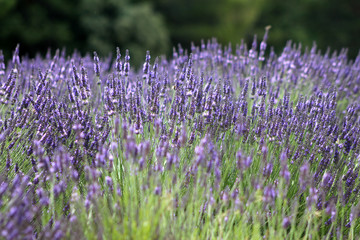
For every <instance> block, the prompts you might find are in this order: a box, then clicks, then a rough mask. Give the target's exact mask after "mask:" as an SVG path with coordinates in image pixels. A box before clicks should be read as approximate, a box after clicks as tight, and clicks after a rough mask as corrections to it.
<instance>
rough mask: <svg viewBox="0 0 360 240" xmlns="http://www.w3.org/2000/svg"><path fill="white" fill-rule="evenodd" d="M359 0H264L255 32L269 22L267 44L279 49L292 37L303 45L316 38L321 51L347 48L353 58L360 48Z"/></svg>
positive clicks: (261, 29)
mask: <svg viewBox="0 0 360 240" xmlns="http://www.w3.org/2000/svg"><path fill="white" fill-rule="evenodd" d="M359 16H360V1H358V0H343V1H336V0H304V1H300V0H288V1H282V0H271V1H266V2H264V6H263V9H262V12H261V15H260V16H259V18H258V19H257V21H256V30H255V32H257V33H259V32H263V26H264V25H272V29H271V30H270V38H269V44H270V45H273V46H275V48H276V49H277V50H278V51H280V50H281V49H282V48H283V47H284V45H285V42H286V41H287V40H289V39H292V40H293V41H294V42H296V43H298V42H301V43H302V45H303V46H304V45H305V46H311V45H312V43H313V42H314V41H316V43H317V45H318V47H319V48H320V49H322V50H323V51H325V50H326V48H327V47H328V46H330V47H331V48H332V49H333V50H335V49H336V50H340V49H341V48H343V47H347V48H349V54H348V55H349V56H350V57H351V58H354V57H355V56H356V55H357V54H358V51H359V47H360V45H359V40H358V39H359V38H360V18H359Z"/></svg>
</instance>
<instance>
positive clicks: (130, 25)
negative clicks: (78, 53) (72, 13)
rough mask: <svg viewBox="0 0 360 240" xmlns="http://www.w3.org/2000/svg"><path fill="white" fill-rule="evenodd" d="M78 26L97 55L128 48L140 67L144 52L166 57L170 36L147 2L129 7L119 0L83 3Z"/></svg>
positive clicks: (88, 0) (158, 16) (87, 1)
mask: <svg viewBox="0 0 360 240" xmlns="http://www.w3.org/2000/svg"><path fill="white" fill-rule="evenodd" d="M80 9H81V14H80V23H81V25H82V26H83V28H84V29H85V30H86V32H87V36H86V43H87V46H88V47H89V48H90V49H96V50H97V51H98V52H99V53H100V54H108V53H109V52H114V51H115V47H116V46H120V47H121V48H122V50H125V48H126V49H129V50H130V55H131V59H132V61H133V62H134V63H135V64H136V65H139V64H140V63H141V62H143V61H144V59H145V52H146V50H150V51H151V54H152V55H153V56H157V55H160V54H165V53H166V51H167V50H168V47H169V36H168V32H167V31H166V28H165V26H164V24H163V21H162V18H161V16H160V15H157V14H154V12H153V10H152V9H151V6H150V5H149V4H146V3H142V4H133V5H129V4H128V3H127V1H124V0H123V1H122V0H82V1H81V6H80Z"/></svg>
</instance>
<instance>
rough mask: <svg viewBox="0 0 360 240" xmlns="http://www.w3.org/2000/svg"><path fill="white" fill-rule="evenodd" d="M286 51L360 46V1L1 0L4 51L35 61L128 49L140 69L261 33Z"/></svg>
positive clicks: (0, 36)
mask: <svg viewBox="0 0 360 240" xmlns="http://www.w3.org/2000/svg"><path fill="white" fill-rule="evenodd" d="M267 25H271V26H272V28H271V30H270V37H269V41H268V43H269V44H270V45H273V46H274V47H275V50H276V51H278V52H279V51H281V49H282V48H283V47H284V45H285V43H286V41H287V40H289V39H291V40H293V41H294V42H296V43H297V42H301V43H302V44H303V46H311V45H312V43H313V41H316V43H317V45H318V47H319V48H320V49H321V50H322V51H325V50H326V48H327V47H328V46H330V47H331V49H332V50H340V49H341V48H342V47H346V48H349V53H348V55H349V57H350V58H354V57H355V56H356V55H357V54H358V51H359V48H360V1H359V0H341V1H338V0H286V1H284V0H221V1H220V0H0V49H2V50H3V51H4V54H5V57H7V58H8V57H9V56H10V54H11V53H12V51H13V50H14V49H15V46H16V44H17V43H20V49H21V52H22V53H28V54H29V55H30V57H33V56H34V55H35V54H36V53H40V54H45V53H46V51H47V50H48V49H49V48H51V50H53V51H55V49H56V48H62V47H64V46H65V47H66V49H67V52H68V53H72V52H73V51H74V50H75V49H77V50H78V51H79V52H81V53H82V54H85V53H86V52H92V51H94V50H96V51H97V52H98V53H99V54H100V55H102V56H105V55H108V54H109V53H114V52H115V48H116V46H119V47H120V48H121V49H122V52H123V51H124V50H125V49H126V48H128V49H129V50H130V54H131V57H132V61H133V63H135V64H136V63H139V62H141V61H143V59H144V58H145V51H146V50H148V49H149V50H150V51H151V54H152V55H153V56H154V55H159V54H168V55H169V54H171V52H172V46H177V45H178V44H179V43H180V44H181V45H182V46H183V47H185V48H189V47H190V43H191V42H194V43H195V44H199V43H200V40H201V39H204V40H207V39H209V38H211V37H216V38H217V39H218V41H219V42H220V43H223V44H228V43H229V42H231V43H233V45H235V44H236V43H240V40H241V39H242V38H243V39H244V40H245V41H246V42H248V43H250V42H251V41H252V38H253V35H254V34H257V35H258V36H259V39H261V38H262V36H263V33H264V27H265V26H267Z"/></svg>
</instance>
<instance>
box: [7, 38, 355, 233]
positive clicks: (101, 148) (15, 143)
mask: <svg viewBox="0 0 360 240" xmlns="http://www.w3.org/2000/svg"><path fill="white" fill-rule="evenodd" d="M266 39H267V32H266V33H265V36H264V38H263V40H262V41H261V42H260V46H259V47H258V42H257V39H256V37H255V38H254V41H253V44H252V46H251V48H250V49H248V48H247V46H246V45H245V44H244V43H241V44H240V45H237V46H236V47H235V49H232V47H231V46H230V45H229V46H227V47H222V46H221V45H220V44H219V43H217V42H216V40H214V39H213V40H210V41H208V42H207V43H206V44H205V43H202V44H201V46H192V47H191V50H190V51H189V52H188V51H187V50H184V49H182V48H181V47H180V46H179V48H178V49H177V50H176V49H174V53H173V57H172V58H170V59H166V58H165V57H162V58H156V59H155V60H154V61H152V60H151V57H150V53H149V52H147V53H146V57H145V62H144V65H143V69H142V71H138V72H136V71H134V70H132V69H131V68H130V54H129V52H128V51H126V52H125V56H124V57H122V56H121V54H120V50H119V49H117V57H116V59H114V60H113V59H111V58H108V59H99V57H98V56H97V54H96V53H94V54H93V58H92V57H90V56H89V55H87V56H85V57H81V56H80V55H79V54H78V53H74V54H73V55H72V56H71V57H67V56H66V53H65V51H62V52H60V51H56V53H55V55H54V56H51V54H50V52H49V54H47V55H46V57H45V58H44V59H43V58H41V57H36V58H35V59H29V58H27V57H21V58H20V56H19V47H17V48H16V50H15V52H14V55H13V58H12V60H11V61H8V63H6V62H5V60H4V57H3V55H2V53H1V52H0V81H1V90H0V97H1V113H0V114H1V119H0V121H1V128H0V144H1V145H0V149H1V150H0V151H1V153H0V157H1V160H0V161H1V162H0V171H1V175H0V229H1V230H0V236H1V237H3V238H5V239H33V238H45V239H61V238H80V239H82V238H110V239H111V238H114V239H115V238H135V239H136V238H155V239H156V238H162V239H164V238H165V239H189V238H206V239H209V238H216V239H220V238H223V239H226V238H229V239H233V238H234V237H239V238H249V237H252V238H253V239H256V238H266V239H271V238H273V239H279V238H283V239H284V238H287V239H299V238H300V237H305V238H313V239H317V238H326V237H329V238H330V237H340V236H344V237H345V238H352V237H354V236H355V234H359V231H360V230H359V226H360V225H359V223H360V222H359V220H358V217H359V215H360V205H359V204H358V202H359V190H360V181H359V177H358V173H359V160H360V159H359V151H360V143H359V139H360V125H359V123H360V120H359V113H360V91H359V90H360V55H359V56H358V57H357V58H356V59H355V61H351V60H349V59H347V56H346V54H347V52H346V50H342V51H340V52H339V53H337V52H334V53H332V54H331V53H330V51H327V52H326V53H325V54H321V53H320V51H318V50H317V48H316V45H314V46H313V47H312V48H311V49H307V48H306V49H302V48H301V45H296V44H293V43H291V42H288V44H287V45H286V46H285V48H284V50H283V52H282V53H281V55H280V56H277V55H276V54H275V53H274V51H273V50H272V49H271V50H270V51H269V50H268V51H269V54H265V51H266V50H267V46H266Z"/></svg>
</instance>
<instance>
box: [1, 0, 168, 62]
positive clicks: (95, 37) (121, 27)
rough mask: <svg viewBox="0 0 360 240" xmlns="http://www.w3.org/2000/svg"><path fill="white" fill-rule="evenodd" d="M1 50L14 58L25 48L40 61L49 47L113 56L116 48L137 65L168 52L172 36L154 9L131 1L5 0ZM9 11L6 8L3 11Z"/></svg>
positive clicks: (2, 15) (2, 2)
mask: <svg viewBox="0 0 360 240" xmlns="http://www.w3.org/2000/svg"><path fill="white" fill-rule="evenodd" d="M0 3H1V4H2V5H0V22H1V27H0V49H3V50H4V53H5V56H6V57H7V58H9V56H10V54H11V51H13V49H14V48H15V46H16V44H17V43H20V49H21V51H22V52H26V53H29V54H30V55H32V56H34V55H35V54H36V53H38V52H40V53H45V51H46V50H47V49H48V48H52V49H53V50H54V49H56V48H62V47H66V48H67V50H68V51H70V52H71V51H73V50H74V49H77V50H79V51H80V52H82V53H83V54H84V53H86V52H92V51H98V53H99V54H102V55H108V54H109V53H110V52H115V48H116V46H119V47H120V48H121V49H122V50H124V51H125V49H126V48H129V50H130V54H131V61H132V63H135V64H138V63H140V62H142V61H143V60H144V59H145V52H146V50H150V51H151V53H152V55H159V54H163V53H166V51H167V48H168V46H169V36H168V32H167V31H166V28H165V26H164V24H163V20H162V18H161V16H160V15H157V14H155V13H154V11H153V9H152V8H151V5H150V4H130V3H129V1H126V0H103V1H102V0H81V1H73V0H36V1H35V0H0ZM3 6H4V7H3Z"/></svg>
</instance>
